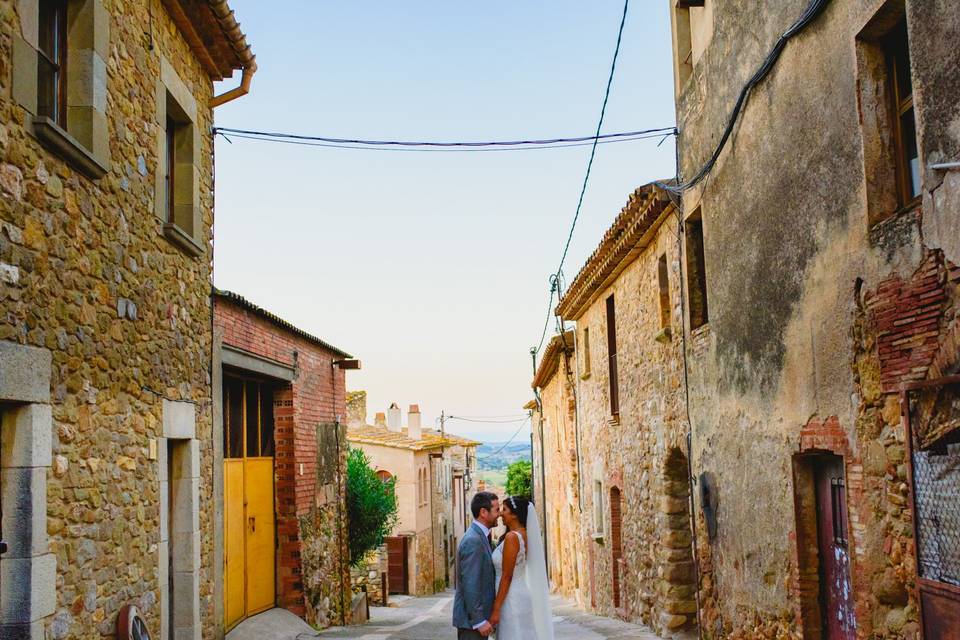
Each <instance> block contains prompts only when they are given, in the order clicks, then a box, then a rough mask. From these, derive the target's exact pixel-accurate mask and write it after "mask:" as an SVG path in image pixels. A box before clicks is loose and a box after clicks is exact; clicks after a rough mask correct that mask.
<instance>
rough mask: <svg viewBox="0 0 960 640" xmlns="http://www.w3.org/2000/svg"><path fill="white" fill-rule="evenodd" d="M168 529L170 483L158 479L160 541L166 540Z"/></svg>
mask: <svg viewBox="0 0 960 640" xmlns="http://www.w3.org/2000/svg"><path fill="white" fill-rule="evenodd" d="M169 531H170V483H169V482H167V481H166V480H161V481H160V541H161V542H166V541H167V536H168V535H169Z"/></svg>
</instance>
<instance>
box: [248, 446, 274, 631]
mask: <svg viewBox="0 0 960 640" xmlns="http://www.w3.org/2000/svg"><path fill="white" fill-rule="evenodd" d="M243 475H244V485H245V496H246V500H247V519H246V554H247V561H246V566H247V578H246V586H247V615H248V616H249V615H253V614H254V613H259V612H260V611H263V610H265V609H269V608H271V607H272V606H273V604H274V593H275V592H276V590H275V588H274V516H273V458H247V459H246V460H244V474H243Z"/></svg>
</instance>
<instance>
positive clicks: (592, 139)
mask: <svg viewBox="0 0 960 640" xmlns="http://www.w3.org/2000/svg"><path fill="white" fill-rule="evenodd" d="M673 131H674V128H673V127H657V128H654V129H641V130H638V131H623V132H620V133H607V134H604V135H600V132H599V131H597V133H596V135H593V136H571V137H554V138H542V139H531V140H488V141H449V142H437V141H429V140H419V141H418V140H369V139H362V138H333V137H328V136H311V135H303V134H296V133H277V132H270V131H255V130H251V129H234V128H231V127H214V128H213V133H214V134H219V135H221V136H224V137H225V138H227V139H228V140H229V139H230V138H233V137H237V138H246V139H252V140H265V141H269V142H280V143H286V144H296V143H309V144H313V145H316V146H331V147H343V148H348V149H352V148H368V147H369V148H372V149H380V150H384V149H381V148H382V147H385V148H392V149H419V150H426V149H430V150H453V149H455V150H480V149H491V148H493V149H496V148H516V147H519V148H524V147H538V148H546V147H553V146H573V145H575V144H577V143H583V144H587V145H595V144H597V143H598V142H601V141H603V142H616V141H630V140H634V139H646V138H655V137H661V136H664V135H670V134H671V133H672V132H673Z"/></svg>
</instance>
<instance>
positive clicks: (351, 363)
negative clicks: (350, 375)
mask: <svg viewBox="0 0 960 640" xmlns="http://www.w3.org/2000/svg"><path fill="white" fill-rule="evenodd" d="M333 366H335V367H338V368H339V369H341V370H347V369H359V368H360V361H359V360H357V359H352V360H334V361H333Z"/></svg>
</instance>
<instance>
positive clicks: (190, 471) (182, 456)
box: [169, 440, 200, 481]
mask: <svg viewBox="0 0 960 640" xmlns="http://www.w3.org/2000/svg"><path fill="white" fill-rule="evenodd" d="M170 455H172V456H173V460H171V461H170V466H169V469H170V473H172V474H173V477H172V478H169V479H170V480H171V481H174V480H184V479H190V478H199V477H200V442H199V441H198V440H188V441H186V442H178V443H176V444H175V445H174V447H173V451H171V452H170Z"/></svg>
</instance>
